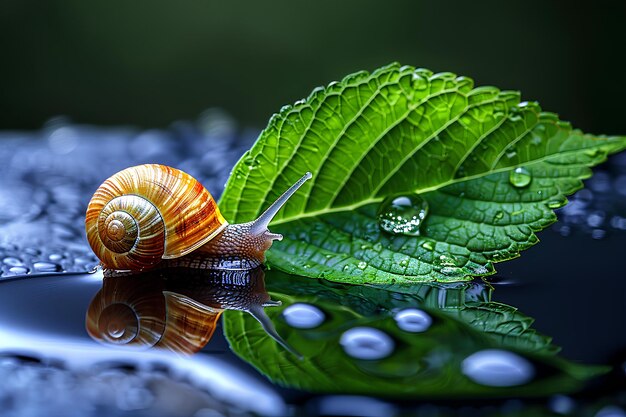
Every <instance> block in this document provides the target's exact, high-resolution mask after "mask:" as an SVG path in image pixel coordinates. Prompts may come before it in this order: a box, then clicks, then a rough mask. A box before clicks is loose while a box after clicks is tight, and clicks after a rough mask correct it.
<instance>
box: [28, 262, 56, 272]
mask: <svg viewBox="0 0 626 417" xmlns="http://www.w3.org/2000/svg"><path fill="white" fill-rule="evenodd" d="M33 267H34V268H35V270H36V271H37V272H61V269H62V268H61V266H60V265H57V264H54V263H52V262H35V263H34V264H33Z"/></svg>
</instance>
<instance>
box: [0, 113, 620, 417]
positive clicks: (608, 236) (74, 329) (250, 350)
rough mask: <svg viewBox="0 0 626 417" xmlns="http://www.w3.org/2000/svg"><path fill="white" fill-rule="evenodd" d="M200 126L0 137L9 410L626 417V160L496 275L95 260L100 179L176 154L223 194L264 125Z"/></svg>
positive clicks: (2, 310)
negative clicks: (397, 279) (403, 283)
mask: <svg viewBox="0 0 626 417" xmlns="http://www.w3.org/2000/svg"><path fill="white" fill-rule="evenodd" d="M203 123H205V124H206V123H209V124H210V123H217V124H218V125H219V123H221V122H220V121H219V120H217V119H215V120H213V119H211V120H209V121H207V120H205V119H203V120H201V121H199V122H197V123H177V124H175V125H173V126H172V127H171V128H169V129H167V130H163V131H157V130H154V131H135V130H132V129H114V128H110V129H98V128H94V127H90V126H77V125H72V124H69V123H67V122H66V121H64V120H62V119H55V120H52V121H50V122H49V123H48V124H47V125H46V126H45V127H44V129H42V130H41V131H39V132H33V133H23V132H22V133H19V132H18V133H10V132H3V133H1V134H0V136H2V137H0V272H1V273H0V410H1V412H0V415H2V416H5V415H6V416H26V415H28V416H48V415H53V416H54V415H59V416H60V415H63V416H66V415H67V416H101V415H107V416H108V415H111V416H117V415H124V416H128V415H132V416H135V415H137V416H143V415H150V416H170V415H171V416H187V415H188V416H198V417H203V416H219V415H225V416H228V415H257V414H261V415H372V416H395V415H398V416H400V415H428V416H449V415H463V416H475V415H476V416H478V415H493V416H496V415H572V416H578V415H581V416H582V415H592V416H619V415H625V414H624V410H626V400H624V393H625V392H626V390H625V389H624V386H625V385H626V373H625V371H624V369H626V368H625V366H624V364H625V363H626V310H624V308H625V307H624V306H625V305H626V300H625V298H626V283H625V282H624V274H623V261H622V258H621V256H622V255H623V248H624V244H626V182H624V178H626V157H624V155H618V156H617V157H615V158H613V159H611V160H610V161H609V162H608V163H607V164H605V165H604V166H602V167H599V169H598V171H597V172H596V176H594V177H593V178H592V179H591V180H588V181H587V188H586V189H585V190H582V191H580V192H579V193H577V194H576V195H575V196H573V197H572V198H571V203H570V204H569V205H567V206H565V207H564V208H562V209H559V210H558V215H559V217H560V219H561V221H560V222H559V223H557V224H555V225H554V226H553V227H552V228H551V229H550V230H546V231H544V232H542V233H541V234H540V235H539V237H540V239H541V240H542V243H540V244H539V245H537V246H536V247H534V248H532V249H530V250H528V251H526V252H525V253H523V254H522V256H521V258H520V259H518V260H514V261H511V262H508V263H503V264H498V265H497V269H498V271H499V273H498V275H496V276H494V277H490V278H489V280H488V281H490V282H491V285H490V284H487V283H484V282H481V281H473V282H469V283H457V284H448V285H439V284H423V285H414V286H410V287H395V286H390V287H385V288H373V287H367V286H363V287H357V286H350V285H343V284H336V283H330V282H326V281H322V280H311V279H306V278H302V277H297V276H291V275H288V274H284V273H281V272H279V271H275V270H269V271H263V270H257V271H253V272H251V273H250V274H243V275H242V274H237V273H231V274H223V273H218V272H208V271H202V272H197V271H195V272H194V271H189V270H175V271H155V272H153V273H150V274H144V275H142V276H134V277H107V278H105V277H104V276H103V273H102V271H96V272H94V273H89V272H90V271H93V269H94V267H95V266H96V265H97V260H96V258H95V257H94V256H93V254H92V253H91V251H90V250H89V248H88V245H87V243H86V240H85V237H84V225H83V221H84V210H85V207H86V204H87V202H88V200H89V198H90V197H91V193H92V192H93V191H94V190H95V188H96V187H97V186H98V185H99V184H100V182H101V181H102V179H104V178H106V177H108V176H109V175H111V174H113V173H114V172H116V171H118V170H119V169H122V168H125V167H126V166H129V165H135V164H139V163H147V162H156V163H165V164H170V165H175V166H176V167H178V168H180V169H183V170H185V171H187V172H188V173H190V174H191V175H193V176H195V177H196V178H198V179H199V180H201V181H202V182H203V184H204V185H205V186H206V187H207V188H208V189H209V190H210V191H211V193H212V194H213V195H214V196H216V197H218V196H219V194H220V192H221V190H222V188H223V184H224V182H225V180H226V178H227V177H228V173H229V170H230V167H231V166H232V165H233V164H234V163H235V161H236V159H237V158H238V157H239V156H240V155H241V153H243V151H244V150H245V149H246V148H247V147H248V146H249V144H250V142H251V141H252V140H253V138H254V134H249V135H248V134H246V133H239V134H235V132H236V130H235V129H234V128H233V127H232V126H231V128H229V129H213V128H212V127H211V126H209V125H206V126H205V125H203ZM517 174H519V175H517ZM523 174H524V173H523V172H519V173H516V175H517V177H515V178H512V179H511V181H516V182H517V183H518V184H519V186H520V187H523V186H525V185H524V181H526V180H527V178H524V177H523ZM531 180H532V179H531ZM277 244H279V243H277ZM453 261H454V260H453V259H442V260H441V268H447V269H446V270H448V271H449V273H450V275H451V276H453V275H454V274H455V270H454V268H455V265H454V262H453ZM273 301H280V302H282V305H277V303H275V302H273ZM224 331H225V336H224ZM229 345H230V346H231V347H232V350H231V348H230V347H229ZM559 347H561V348H562V350H559ZM233 351H234V353H233ZM194 352H198V353H197V354H193V355H192V353H194Z"/></svg>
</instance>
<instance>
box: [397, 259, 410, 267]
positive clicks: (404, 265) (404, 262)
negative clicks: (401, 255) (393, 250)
mask: <svg viewBox="0 0 626 417" xmlns="http://www.w3.org/2000/svg"><path fill="white" fill-rule="evenodd" d="M399 264H400V266H402V267H407V266H408V265H409V260H408V259H403V260H401V261H400V262H399Z"/></svg>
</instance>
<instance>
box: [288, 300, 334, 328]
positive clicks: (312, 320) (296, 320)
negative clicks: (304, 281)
mask: <svg viewBox="0 0 626 417" xmlns="http://www.w3.org/2000/svg"><path fill="white" fill-rule="evenodd" d="M283 318H284V319H285V321H286V322H287V324H288V325H290V326H291V327H294V328H296V329H313V328H315V327H318V326H319V325H321V324H322V323H323V322H324V320H325V318H326V317H325V315H324V312H323V311H322V310H320V309H319V308H317V307H315V306H313V305H311V304H305V303H296V304H292V305H290V306H289V307H287V308H285V309H284V310H283Z"/></svg>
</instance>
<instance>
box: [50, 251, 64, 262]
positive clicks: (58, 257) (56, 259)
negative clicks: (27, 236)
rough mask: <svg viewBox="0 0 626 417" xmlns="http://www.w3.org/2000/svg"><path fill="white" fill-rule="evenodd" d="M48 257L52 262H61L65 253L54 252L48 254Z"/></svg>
mask: <svg viewBox="0 0 626 417" xmlns="http://www.w3.org/2000/svg"><path fill="white" fill-rule="evenodd" d="M48 259H50V260H51V261H52V262H59V261H61V260H62V259H63V255H62V254H60V253H53V254H51V255H50V256H48Z"/></svg>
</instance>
